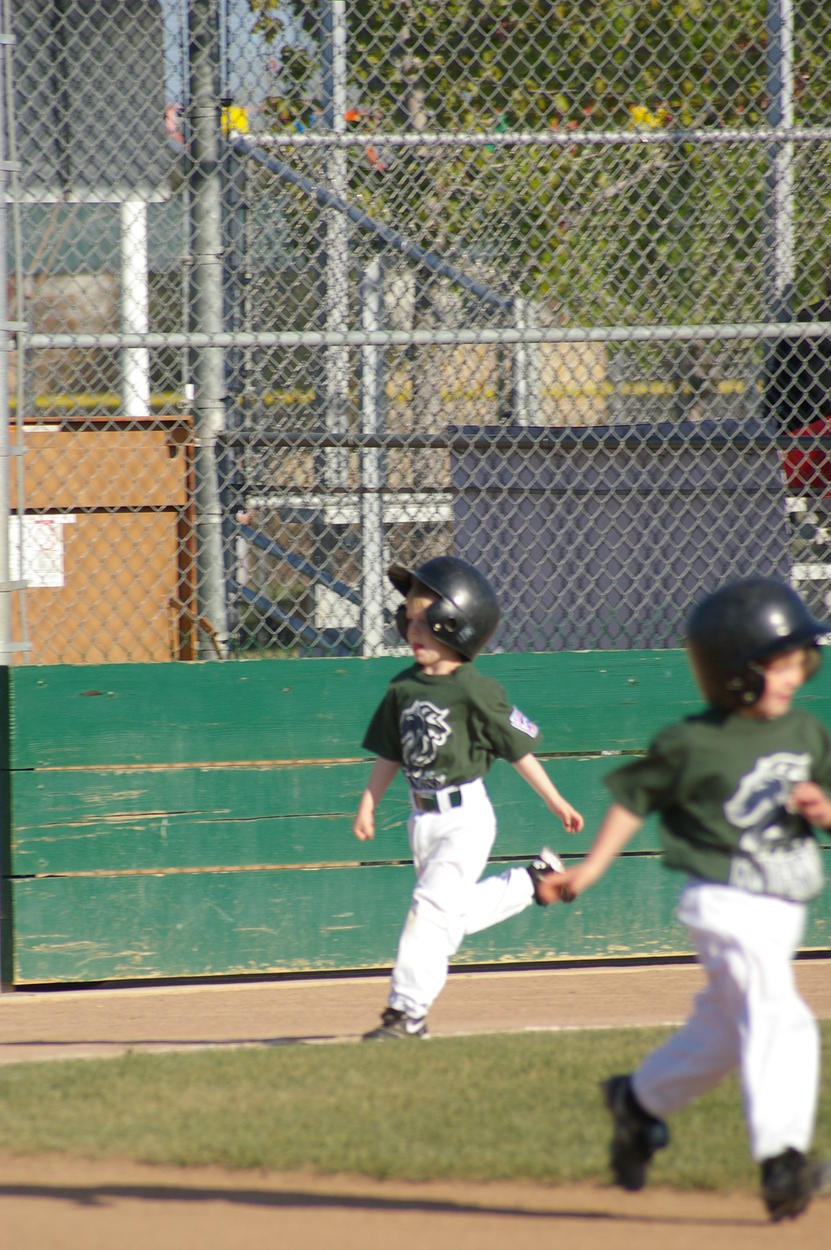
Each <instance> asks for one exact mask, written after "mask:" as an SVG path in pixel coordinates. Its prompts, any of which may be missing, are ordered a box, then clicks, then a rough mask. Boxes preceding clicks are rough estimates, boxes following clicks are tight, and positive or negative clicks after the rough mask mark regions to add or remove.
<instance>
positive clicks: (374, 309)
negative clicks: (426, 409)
mask: <svg viewBox="0 0 831 1250" xmlns="http://www.w3.org/2000/svg"><path fill="white" fill-rule="evenodd" d="M383 307H384V290H383V284H382V271H381V262H380V261H379V260H373V261H372V263H371V264H370V265H369V266H368V267H367V269H366V271H365V273H364V276H363V282H362V283H361V313H362V322H363V328H364V330H366V331H367V332H368V333H370V334H371V333H372V332H373V331H375V330H379V329H381V328H382V320H383ZM382 361H383V348H380V347H376V346H375V345H374V344H372V343H367V344H366V346H365V347H362V348H361V432H362V434H364V435H369V436H372V437H373V439H374V438H377V435H378V434H380V433H381V431H382V430H383V425H384V413H383V403H384V370H383V364H382ZM382 456H383V452H382V451H381V449H380V448H379V447H378V446H369V447H364V448H362V449H361V634H362V637H363V654H364V655H378V654H380V652H381V648H382V646H383V642H384V583H385V578H384V573H383V564H384V496H383V493H382V486H383V480H382Z"/></svg>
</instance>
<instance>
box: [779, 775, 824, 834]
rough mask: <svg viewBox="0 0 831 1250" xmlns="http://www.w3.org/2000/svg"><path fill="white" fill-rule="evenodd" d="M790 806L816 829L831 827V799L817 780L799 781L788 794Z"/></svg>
mask: <svg viewBox="0 0 831 1250" xmlns="http://www.w3.org/2000/svg"><path fill="white" fill-rule="evenodd" d="M788 807H789V808H791V809H792V810H793V811H795V812H799V814H800V816H804V818H805V819H806V820H807V821H808V823H809V824H810V825H813V826H814V828H815V829H831V799H829V797H828V795H827V794H826V793H825V791H824V790H823V789H822V787H821V786H818V785H817V783H816V782H815V781H797V783H796V785H794V787H793V788H792V790H791V792H790V794H789V795H788Z"/></svg>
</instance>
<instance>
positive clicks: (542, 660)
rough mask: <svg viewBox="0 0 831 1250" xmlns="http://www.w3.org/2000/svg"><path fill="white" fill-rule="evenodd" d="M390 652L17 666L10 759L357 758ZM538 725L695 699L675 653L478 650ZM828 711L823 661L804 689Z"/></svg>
mask: <svg viewBox="0 0 831 1250" xmlns="http://www.w3.org/2000/svg"><path fill="white" fill-rule="evenodd" d="M402 663H403V661H402V660H401V659H400V658H396V657H387V658H384V659H378V660H358V659H346V660H343V659H336V660H330V659H314V660H292V661H284V660H261V661H239V662H236V663H229V664H216V663H207V664H205V663H202V664H199V663H197V664H187V665H180V664H106V665H100V666H99V665H88V666H87V665H84V666H79V667H76V666H71V665H56V666H37V667H27V668H21V669H18V670H15V672H14V675H13V683H14V685H13V692H12V715H13V739H12V755H11V759H10V766H11V767H13V768H42V767H79V766H87V767H92V766H95V765H113V764H124V765H127V764H157V763H159V764H178V763H200V762H204V761H212V762H218V761H226V762H239V761H259V760H295V761H296V760H302V759H313V760H324V759H330V760H331V759H343V758H349V759H355V758H359V757H361V756H362V754H363V752H362V751H361V747H360V742H361V739H362V737H363V733H364V729H365V727H366V724H367V722H368V720H369V717H370V716H371V714H372V711H373V710H374V708H375V706H376V705H377V703H378V701H379V699H380V697H381V695H382V693H383V690H384V689H385V687H386V684H387V682H388V681H389V679H390V677H391V676H392V675H393V674H394V673H396V672H397V671H398V670H399V669H400V668H401V667H402ZM477 664H479V665H480V666H481V667H482V669H483V671H485V672H488V673H491V674H492V675H493V676H494V677H496V678H498V679H499V680H500V681H502V682H503V684H504V685H505V687H506V689H507V690H508V693H509V696H510V698H511V699H512V701H513V702H515V703H516V704H517V705H518V706H520V707H522V709H523V711H525V712H526V713H527V714H528V715H529V716H530V717H531V718H532V719H533V720H535V721H536V722H537V723H538V724H539V725H540V726H541V728H542V738H541V740H540V742H539V744H538V750H539V751H540V752H542V753H543V754H548V755H551V754H583V753H586V752H598V751H611V752H617V751H622V750H623V751H631V750H642V749H643V748H644V747H645V746H646V744H647V743H648V741H649V739H650V738H651V737H652V735H653V734H654V733H655V731H656V730H657V729H658V728H660V727H661V726H662V725H664V724H667V723H668V722H670V721H671V720H674V719H676V718H677V717H679V716H682V715H685V714H688V713H690V712H694V711H696V710H697V709H698V708H700V707H701V700H700V698H699V697H698V695H697V693H696V691H695V688H694V685H693V682H692V678H691V677H690V675H689V669H688V666H687V662H686V659H685V657H684V654H683V652H681V651H640V652H639V651H609V652H585V653H566V652H562V653H557V654H546V655H516V656H507V655H494V656H483V657H481V659H479V660H477ZM799 703H800V704H801V705H802V706H805V707H808V708H810V709H811V710H812V711H814V712H815V713H816V714H817V715H819V716H820V717H822V718H823V719H825V720H826V721H828V722H831V665H829V664H826V665H825V666H824V668H823V669H822V670H821V671H820V673H819V675H818V676H817V678H815V679H814V680H813V681H812V682H810V683H809V684H808V685H807V686H806V687H805V689H804V691H801V692H800V694H799Z"/></svg>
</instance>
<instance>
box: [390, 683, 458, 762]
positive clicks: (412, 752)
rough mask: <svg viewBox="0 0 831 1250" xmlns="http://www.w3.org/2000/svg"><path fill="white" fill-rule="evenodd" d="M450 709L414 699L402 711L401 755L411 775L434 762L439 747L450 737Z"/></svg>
mask: <svg viewBox="0 0 831 1250" xmlns="http://www.w3.org/2000/svg"><path fill="white" fill-rule="evenodd" d="M448 715H449V708H440V707H436V705H435V703H428V702H427V701H426V700H424V699H415V700H414V701H413V702H412V703H409V704H408V705H407V707H405V708H404V709H403V711H402V712H401V721H400V729H401V758H402V762H403V764H404V769H405V771H406V772H407V773H408V774H415V773H421V772H423V771H424V770H425V769H426V768H429V766H430V765H431V764H433V763H435V760H436V755H437V754H438V749H439V747H440V746H442V745H443V743H445V742H446V741H447V739H448V738H449V737H450V726H449V725H448V723H447V718H448Z"/></svg>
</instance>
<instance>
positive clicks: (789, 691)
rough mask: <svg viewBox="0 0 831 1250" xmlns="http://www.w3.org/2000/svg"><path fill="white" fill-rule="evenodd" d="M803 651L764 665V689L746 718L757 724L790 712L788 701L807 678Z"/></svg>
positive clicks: (777, 656)
mask: <svg viewBox="0 0 831 1250" xmlns="http://www.w3.org/2000/svg"><path fill="white" fill-rule="evenodd" d="M807 658H808V653H807V651H806V650H805V648H804V647H797V648H796V649H795V650H793V651H783V652H782V653H781V654H780V655H775V656H773V658H772V659H770V660H768V661H767V662H766V663H765V666H764V669H765V688H764V690H763V691H762V694H761V697H760V698H758V699H757V700H756V702H755V703H754V704H753V705H752V707H749V708H747V714H748V715H749V716H752V717H754V718H755V719H756V720H774V719H775V718H776V717H777V716H784V714H785V712H787V711H789V709H790V706H791V700H792V699H793V696H794V695H795V694H796V692H797V690H798V689H799V687H800V686H801V685H802V683H803V682H804V681H805V678H806V677H807V675H808V674H807V669H806V662H807Z"/></svg>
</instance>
